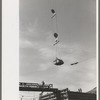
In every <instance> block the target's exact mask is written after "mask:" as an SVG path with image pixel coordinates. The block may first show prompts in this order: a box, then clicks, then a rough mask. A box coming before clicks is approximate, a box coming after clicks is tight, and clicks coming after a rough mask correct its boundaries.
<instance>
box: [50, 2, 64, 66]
mask: <svg viewBox="0 0 100 100" xmlns="http://www.w3.org/2000/svg"><path fill="white" fill-rule="evenodd" d="M55 3H56V1H55ZM55 6H56V4H55ZM51 13H52V16H51V21H52V24H53V25H54V28H55V29H54V33H53V36H54V38H55V43H54V44H53V46H54V47H55V48H56V59H55V60H54V61H53V62H54V65H57V66H58V65H59V66H60V65H63V64H64V61H63V60H62V59H61V58H59V57H58V55H57V53H58V47H57V45H58V43H59V42H60V41H59V40H58V36H59V35H58V29H57V28H58V25H57V24H58V23H57V10H56V7H55V9H53V8H51ZM54 21H55V23H54ZM53 25H52V26H53Z"/></svg>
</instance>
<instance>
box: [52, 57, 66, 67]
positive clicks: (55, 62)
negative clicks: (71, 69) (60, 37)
mask: <svg viewBox="0 0 100 100" xmlns="http://www.w3.org/2000/svg"><path fill="white" fill-rule="evenodd" d="M53 62H54V64H55V65H63V64H64V62H63V60H61V59H58V58H57V57H56V59H55V60H54V61H53Z"/></svg>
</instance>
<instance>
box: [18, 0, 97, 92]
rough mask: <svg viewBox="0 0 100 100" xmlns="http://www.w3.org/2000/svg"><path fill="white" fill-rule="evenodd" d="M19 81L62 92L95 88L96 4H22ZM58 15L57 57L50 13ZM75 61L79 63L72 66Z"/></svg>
mask: <svg viewBox="0 0 100 100" xmlns="http://www.w3.org/2000/svg"><path fill="white" fill-rule="evenodd" d="M19 2H20V9H19V12H20V13H19V16H20V74H19V77H20V81H25V82H41V81H42V80H44V81H45V82H47V83H53V84H54V87H57V88H59V89H64V88H67V87H68V88H69V89H70V90H77V89H78V88H80V87H81V88H82V89H83V91H88V90H90V89H91V88H93V87H95V86H96V57H95V56H96V55H95V54H96V1H95V0H56V6H55V3H54V0H20V1H19ZM52 8H54V9H56V11H57V26H58V34H59V40H60V44H59V46H58V49H59V54H58V55H59V56H60V57H61V58H62V59H63V60H64V62H65V64H64V65H62V66H60V67H57V66H55V65H53V60H54V59H55V57H56V50H55V47H54V46H53V45H52V44H53V43H54V37H53V30H52V23H51V19H50V18H51V15H52V14H51V9H52ZM74 61H79V62H80V63H79V64H77V65H75V66H70V64H71V63H73V62H74Z"/></svg>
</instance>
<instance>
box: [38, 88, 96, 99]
mask: <svg viewBox="0 0 100 100" xmlns="http://www.w3.org/2000/svg"><path fill="white" fill-rule="evenodd" d="M58 95H59V99H57V96H56V94H54V93H50V94H46V95H43V96H41V99H40V100H96V94H93V93H83V92H82V91H77V92H75V91H70V90H68V88H67V89H63V90H59V94H58Z"/></svg>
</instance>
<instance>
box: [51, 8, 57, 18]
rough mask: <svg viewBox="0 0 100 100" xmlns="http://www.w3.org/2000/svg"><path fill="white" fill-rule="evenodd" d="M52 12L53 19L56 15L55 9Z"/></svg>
mask: <svg viewBox="0 0 100 100" xmlns="http://www.w3.org/2000/svg"><path fill="white" fill-rule="evenodd" d="M51 12H52V14H53V16H52V17H51V18H53V17H54V16H55V15H56V13H55V10H54V9H51Z"/></svg>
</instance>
